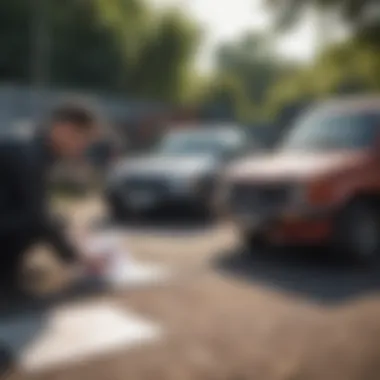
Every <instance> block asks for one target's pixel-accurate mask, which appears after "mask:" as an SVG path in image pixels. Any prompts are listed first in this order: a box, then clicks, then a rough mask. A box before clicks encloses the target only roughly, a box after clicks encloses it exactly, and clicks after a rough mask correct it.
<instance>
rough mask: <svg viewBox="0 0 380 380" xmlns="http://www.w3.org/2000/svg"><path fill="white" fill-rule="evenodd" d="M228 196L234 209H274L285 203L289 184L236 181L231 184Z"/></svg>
mask: <svg viewBox="0 0 380 380" xmlns="http://www.w3.org/2000/svg"><path fill="white" fill-rule="evenodd" d="M229 198H230V205H231V207H232V210H234V211H238V212H247V211H248V212H249V211H255V212H262V211H263V212H266V211H275V210H276V209H279V208H281V207H284V206H285V205H286V202H287V201H288V199H289V186H286V185H283V184H281V185H277V184H276V185H268V184H265V185H261V184H247V183H236V184H234V185H233V186H232V189H231V193H230V197H229Z"/></svg>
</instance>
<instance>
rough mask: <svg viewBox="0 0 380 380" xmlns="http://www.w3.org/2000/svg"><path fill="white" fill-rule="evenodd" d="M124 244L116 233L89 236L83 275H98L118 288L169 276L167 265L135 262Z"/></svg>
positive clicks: (84, 248) (138, 284)
mask: <svg viewBox="0 0 380 380" xmlns="http://www.w3.org/2000/svg"><path fill="white" fill-rule="evenodd" d="M123 243H124V242H123V238H122V237H121V236H120V234H117V233H103V234H100V233H99V234H96V235H93V236H88V237H87V238H86V239H85V241H84V247H83V250H84V252H86V256H87V257H86V258H85V260H84V261H85V263H86V264H85V267H86V268H85V272H86V273H85V274H84V275H86V274H87V275H90V276H99V277H101V278H102V279H104V280H105V281H106V282H107V283H108V284H109V285H111V286H113V287H117V288H119V287H123V286H127V285H128V286H141V285H146V284H152V283H160V282H162V281H164V280H165V279H167V277H168V271H167V270H166V268H163V267H161V266H159V265H153V264H147V263H139V262H137V261H135V260H134V259H133V258H132V255H131V253H130V252H129V251H128V250H127V249H125V247H124V244H123Z"/></svg>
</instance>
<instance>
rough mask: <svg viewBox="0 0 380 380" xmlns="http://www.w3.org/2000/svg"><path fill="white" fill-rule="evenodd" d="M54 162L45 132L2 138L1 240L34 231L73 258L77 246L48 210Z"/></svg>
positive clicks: (0, 166) (0, 158)
mask: <svg viewBox="0 0 380 380" xmlns="http://www.w3.org/2000/svg"><path fill="white" fill-rule="evenodd" d="M53 163H54V155H53V154H52V152H51V149H50V147H49V146H48V144H47V143H46V139H45V138H43V137H42V136H37V137H33V138H24V137H17V136H7V137H3V138H1V139H0V173H1V185H0V241H1V240H2V239H9V238H17V236H22V234H25V233H30V234H35V235H36V236H38V238H39V239H40V240H41V241H44V242H46V243H48V244H49V245H51V246H52V247H53V248H54V249H55V250H56V251H57V253H58V254H60V255H61V256H62V257H63V258H64V259H65V260H71V259H74V257H76V252H75V249H74V247H73V246H72V245H71V244H70V242H69V240H68V239H67V237H66V236H65V233H64V230H63V228H62V225H61V223H60V222H59V221H58V219H56V218H55V217H53V216H52V214H51V213H50V212H49V200H48V176H49V170H50V167H51V165H52V164H53Z"/></svg>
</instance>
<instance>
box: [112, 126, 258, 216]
mask: <svg viewBox="0 0 380 380" xmlns="http://www.w3.org/2000/svg"><path fill="white" fill-rule="evenodd" d="M252 150H253V144H252V142H251V140H250V139H249V138H248V135H247V133H246V132H245V131H244V130H243V129H241V128H239V127H238V126H235V125H232V126H222V127H207V128H193V129H185V130H184V129H182V130H176V131H172V132H169V133H168V134H167V135H166V136H164V138H163V139H162V141H161V142H160V143H159V144H158V146H157V147H156V148H155V149H153V150H152V151H151V152H149V153H148V154H146V155H143V156H140V157H134V158H125V159H123V160H121V161H120V162H118V163H117V164H116V165H115V166H114V167H113V168H112V169H111V170H110V172H109V173H108V178H107V183H106V191H105V193H106V200H107V203H108V205H109V207H110V210H111V213H112V216H113V217H116V218H117V219H126V218H130V217H133V216H136V215H144V214H147V213H148V212H151V211H158V210H160V211H161V212H164V211H165V212H166V211H168V209H171V210H173V209H177V211H178V209H180V210H179V211H181V210H182V211H185V210H188V211H196V212H199V213H202V214H203V215H212V211H211V210H212V207H211V205H212V202H211V199H212V196H213V192H214V187H215V183H216V180H217V178H218V174H219V172H220V170H221V169H222V168H223V167H224V165H225V164H227V163H230V162H231V160H234V159H236V158H239V157H241V156H243V155H245V154H247V153H249V152H251V151H252Z"/></svg>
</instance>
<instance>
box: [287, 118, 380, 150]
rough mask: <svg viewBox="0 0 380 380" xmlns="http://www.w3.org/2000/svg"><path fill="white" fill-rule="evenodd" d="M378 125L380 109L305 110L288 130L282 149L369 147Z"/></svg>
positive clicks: (379, 126) (379, 125)
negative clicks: (354, 111) (331, 112)
mask: <svg viewBox="0 0 380 380" xmlns="http://www.w3.org/2000/svg"><path fill="white" fill-rule="evenodd" d="M379 128H380V113H375V112H373V113H364V112H363V113H357V114H341V115H325V114H320V113H312V114H307V115H306V116H305V117H303V118H301V120H300V121H299V122H298V123H297V124H296V125H295V127H294V128H293V130H291V132H290V133H289V134H288V136H287V137H286V138H285V140H284V141H283V143H282V144H281V148H282V149H285V150H312V151H315V150H317V151H318V150H321V151H324V150H331V149H360V148H366V147H370V146H371V145H372V144H373V143H374V141H375V139H376V136H377V133H378V131H379Z"/></svg>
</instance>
